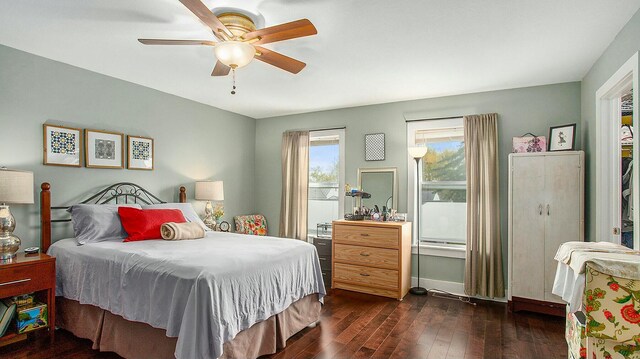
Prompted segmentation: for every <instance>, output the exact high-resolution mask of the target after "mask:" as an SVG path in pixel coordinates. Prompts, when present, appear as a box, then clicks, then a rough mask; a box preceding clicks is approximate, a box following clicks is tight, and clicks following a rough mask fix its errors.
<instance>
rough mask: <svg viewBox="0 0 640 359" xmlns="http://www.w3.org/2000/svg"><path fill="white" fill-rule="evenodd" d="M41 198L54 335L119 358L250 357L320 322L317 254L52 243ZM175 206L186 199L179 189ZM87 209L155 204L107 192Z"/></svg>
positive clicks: (296, 246)
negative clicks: (52, 273) (52, 270)
mask: <svg viewBox="0 0 640 359" xmlns="http://www.w3.org/2000/svg"><path fill="white" fill-rule="evenodd" d="M42 189H43V191H42V192H41V206H42V207H43V208H42V211H41V213H42V228H43V233H42V242H43V243H42V246H43V250H46V251H47V252H48V253H49V254H50V255H52V256H54V257H56V282H57V288H56V295H57V296H58V297H57V300H56V303H57V306H56V307H57V321H56V325H57V326H58V327H61V328H64V329H67V330H69V331H71V332H72V333H74V334H75V335H76V336H78V337H82V338H88V339H91V340H92V341H93V347H94V348H95V349H99V350H102V351H114V352H116V353H118V354H119V355H121V356H123V357H126V358H172V357H174V356H175V357H177V358H218V357H235V358H238V357H242V358H255V357H258V356H261V355H265V354H271V353H274V352H276V351H277V350H278V349H280V348H282V347H284V345H285V344H286V340H287V339H288V338H289V337H290V336H292V335H293V334H295V333H296V332H298V331H300V330H302V329H304V328H305V327H307V326H309V325H314V324H315V323H316V322H318V320H319V315H320V307H321V303H322V300H323V296H324V295H325V288H324V284H323V281H322V274H321V270H320V262H319V260H318V255H317V252H316V250H315V247H314V246H312V245H310V244H308V243H306V242H301V241H296V240H290V239H282V238H275V237H257V236H246V235H239V234H233V233H222V232H208V233H207V235H206V237H205V238H202V239H198V240H190V241H162V240H150V241H142V242H130V243H122V242H121V241H113V240H112V241H104V242H99V243H91V244H85V245H82V246H79V245H77V243H76V241H75V240H74V239H73V238H68V239H62V240H59V241H57V242H55V243H54V244H52V245H51V244H50V243H51V223H52V222H53V223H55V222H59V221H67V220H52V219H51V209H64V208H66V207H50V190H49V186H48V184H46V185H45V184H43V186H42ZM179 197H180V202H186V191H185V189H184V187H182V188H181V189H180V196H179ZM83 202H85V203H96V204H102V203H114V202H118V203H130V202H143V203H162V201H160V200H159V199H158V198H157V197H155V196H153V195H152V194H150V193H148V192H147V191H145V190H144V189H142V188H141V187H139V186H137V185H134V184H130V183H125V184H116V185H114V186H110V187H108V188H107V189H105V190H103V191H100V192H99V193H98V194H96V195H95V196H93V197H91V198H89V199H88V200H87V201H83Z"/></svg>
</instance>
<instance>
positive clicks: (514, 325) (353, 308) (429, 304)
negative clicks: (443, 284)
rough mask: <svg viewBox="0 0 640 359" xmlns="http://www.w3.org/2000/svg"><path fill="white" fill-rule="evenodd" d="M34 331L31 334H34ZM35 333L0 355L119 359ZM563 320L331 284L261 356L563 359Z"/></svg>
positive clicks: (60, 336)
mask: <svg viewBox="0 0 640 359" xmlns="http://www.w3.org/2000/svg"><path fill="white" fill-rule="evenodd" d="M34 334H35V333H34ZM42 334H44V333H41V334H38V335H34V338H30V340H29V341H28V342H27V344H26V345H25V343H24V342H23V343H18V344H14V345H10V346H7V347H5V348H0V358H15V359H21V358H74V359H75V358H77V359H81V358H101V359H112V358H119V356H117V355H115V354H113V353H100V352H98V351H95V350H92V349H91V342H90V341H88V340H83V339H78V338H76V337H75V336H73V335H72V334H70V333H69V332H66V331H64V330H58V331H57V332H56V343H55V345H49V342H48V337H46V335H42ZM566 357H567V345H566V343H565V340H564V319H563V318H559V317H552V316H547V315H540V314H534V313H527V312H521V313H509V312H508V310H507V307H506V305H505V304H501V303H493V302H484V301H482V302H478V303H477V305H476V306H473V305H469V304H465V303H462V302H460V301H458V300H452V299H445V298H438V297H433V296H431V295H429V297H417V296H413V295H411V294H409V295H407V296H406V297H405V299H404V301H402V302H398V301H395V300H391V299H385V298H381V297H374V296H368V295H363V294H357V293H351V292H347V291H340V290H335V291H333V292H332V293H331V294H330V295H329V296H327V297H326V300H325V305H324V307H323V309H322V319H321V324H320V325H319V326H317V327H316V328H313V329H311V328H307V329H305V330H303V331H302V332H300V333H298V334H296V335H294V336H293V337H292V338H291V339H289V341H287V347H286V348H285V349H284V350H282V351H280V352H278V353H276V354H274V355H270V356H267V357H265V358H269V359H290V358H296V359H297V358H438V359H449V358H451V359H454V358H456V359H457V358H460V359H465V358H468V359H472V358H474V359H475V358H490V359H494V358H509V359H512V358H514V359H518V358H522V359H524V358H527V359H529V358H566Z"/></svg>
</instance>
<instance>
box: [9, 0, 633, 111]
mask: <svg viewBox="0 0 640 359" xmlns="http://www.w3.org/2000/svg"><path fill="white" fill-rule="evenodd" d="M204 2H205V4H206V5H207V6H208V7H209V8H219V7H240V8H243V9H245V10H247V11H251V12H255V13H259V14H260V15H262V16H263V17H264V22H265V26H272V25H276V24H280V23H284V22H289V21H293V20H297V19H300V18H308V19H309V20H311V21H312V22H313V23H314V24H315V26H316V28H317V29H318V35H317V36H312V37H307V38H302V39H295V40H290V41H285V42H281V43H274V44H269V45H266V46H265V47H268V48H270V49H272V50H275V51H279V52H282V53H283V54H286V55H288V56H291V57H294V58H297V59H299V60H301V61H304V62H306V63H307V67H306V68H305V69H304V70H302V72H300V73H299V74H298V75H292V74H289V73H287V72H285V71H282V70H279V69H277V68H274V67H271V66H269V65H266V64H264V63H262V62H259V61H254V62H252V63H251V64H249V66H247V67H246V68H243V69H240V70H238V76H237V77H238V78H237V81H238V93H237V94H236V95H231V94H230V93H229V92H230V89H231V78H230V77H224V78H220V77H216V78H214V77H211V76H209V75H210V73H211V70H212V69H213V66H214V64H215V58H214V55H213V50H212V49H211V48H207V47H190V46H154V47H152V46H144V45H142V44H140V43H138V42H137V41H136V39H137V38H139V37H146V38H167V39H207V40H213V35H212V34H211V32H209V31H207V29H206V28H205V26H204V25H203V24H201V23H200V22H199V20H198V19H197V18H196V17H195V16H194V15H193V14H191V13H190V12H189V11H188V10H187V9H186V8H185V7H184V6H183V5H182V4H181V3H180V2H179V1H178V0H135V1H132V0H56V1H53V0H51V1H42V0H40V1H38V0H19V1H16V0H3V1H0V44H3V45H7V46H10V47H14V48H17V49H20V50H24V51H27V52H30V53H34V54H37V55H40V56H44V57H47V58H51V59H54V60H57V61H61V62H64V63H68V64H71V65H74V66H78V67H82V68H85V69H88V70H92V71H95V72H99V73H102V74H106V75H109V76H113V77H116V78H120V79H123V80H127V81H131V82H134V83H137V84H141V85H144V86H148V87H151V88H154V89H157V90H160V91H164V92H167V93H171V94H174V95H178V96H181V97H185V98H188V99H192V100H195V101H198V102H202V103H205V104H209V105H212V106H215V107H219V108H222V109H225V110H229V111H233V112H237V113H241V114H244V115H247V116H251V117H254V118H264V117H271V116H277V115H283V114H292V113H301V112H310V111H317V110H324V109H332V108H341V107H350V106H357V105H365V104H373V103H383V102H392V101H399V100H409V99H417V98H428V97H437V96H444V95H453V94H462V93H470V92H479V91H487V90H496V89H505V88H514V87H523V86H532V85H541V84H549V83H558V82H566V81H578V80H581V79H582V77H583V76H584V75H585V74H586V72H587V71H588V70H589V68H590V67H591V65H592V64H593V63H594V62H595V60H596V59H597V58H598V57H599V56H600V54H602V52H603V51H604V49H605V48H606V47H607V45H608V44H609V43H610V42H611V41H612V40H613V38H614V37H615V35H616V34H617V33H618V32H619V31H620V29H621V28H622V27H623V26H624V24H625V23H626V22H627V21H628V20H629V19H630V18H631V16H632V15H633V14H634V13H635V12H636V11H637V10H638V8H639V7H640V0H563V1H558V0H530V1H525V0H491V1H477V0H476V1H472V0H446V1H443V0H441V1H435V0H414V1H408V0H396V1H389V0H360V1H354V0H342V1H337V0H332V1H329V0H244V1H238V0H236V1H232V0H205V1H204Z"/></svg>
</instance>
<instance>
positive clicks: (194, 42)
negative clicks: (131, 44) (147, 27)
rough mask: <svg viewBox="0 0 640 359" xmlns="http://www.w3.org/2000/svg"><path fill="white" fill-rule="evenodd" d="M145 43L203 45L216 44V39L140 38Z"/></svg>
mask: <svg viewBox="0 0 640 359" xmlns="http://www.w3.org/2000/svg"><path fill="white" fill-rule="evenodd" d="M138 41H140V43H142V44H145V45H203V46H216V43H215V41H208V40H163V39H138Z"/></svg>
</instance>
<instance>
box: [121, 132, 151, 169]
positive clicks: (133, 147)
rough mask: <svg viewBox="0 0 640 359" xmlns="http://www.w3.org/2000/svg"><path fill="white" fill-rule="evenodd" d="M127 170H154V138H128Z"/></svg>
mask: <svg viewBox="0 0 640 359" xmlns="http://www.w3.org/2000/svg"><path fill="white" fill-rule="evenodd" d="M127 152H128V155H127V168H128V169H130V170H147V171H151V170H153V156H154V149H153V138H148V137H140V136H127Z"/></svg>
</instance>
